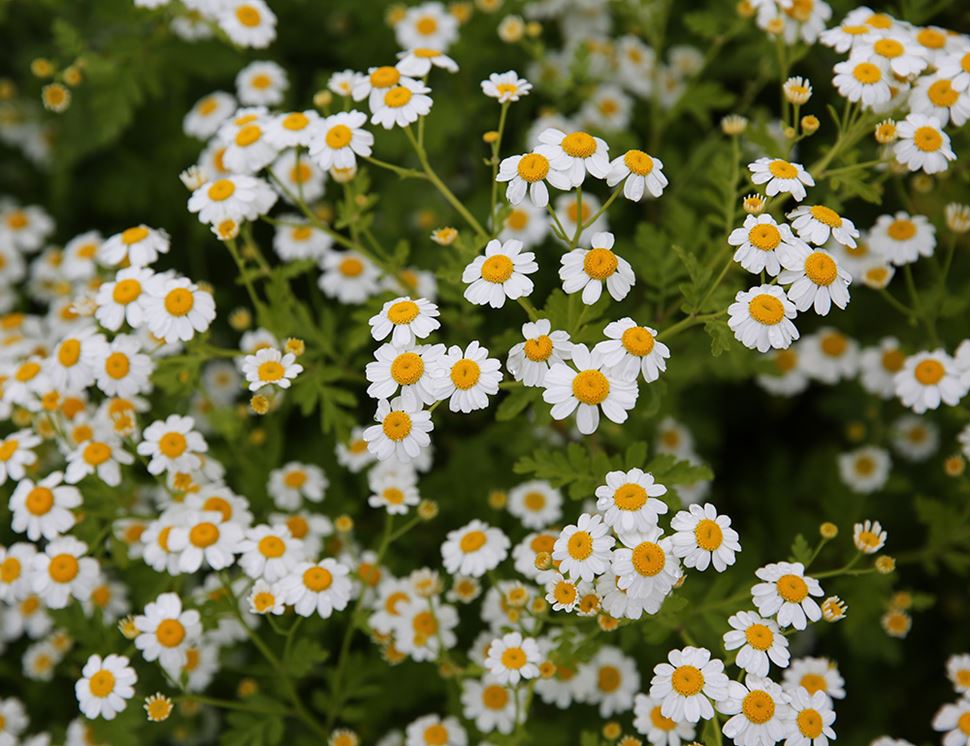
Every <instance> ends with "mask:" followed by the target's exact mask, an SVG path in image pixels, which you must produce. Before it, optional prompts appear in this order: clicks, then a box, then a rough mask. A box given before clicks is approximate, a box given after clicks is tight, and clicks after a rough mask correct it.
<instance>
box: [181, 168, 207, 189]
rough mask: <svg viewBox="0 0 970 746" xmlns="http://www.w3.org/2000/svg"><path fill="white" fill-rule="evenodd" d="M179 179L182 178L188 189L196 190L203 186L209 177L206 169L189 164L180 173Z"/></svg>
mask: <svg viewBox="0 0 970 746" xmlns="http://www.w3.org/2000/svg"><path fill="white" fill-rule="evenodd" d="M179 179H181V181H182V184H184V185H185V188H186V189H188V190H189V191H190V192H194V191H195V190H196V189H199V188H201V187H202V185H203V184H205V183H206V182H207V181H208V180H209V177H208V176H207V175H206V172H205V169H204V168H202V167H201V166H189V167H188V168H187V169H185V170H184V171H182V173H180V174H179Z"/></svg>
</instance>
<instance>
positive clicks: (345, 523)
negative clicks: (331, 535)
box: [333, 513, 354, 534]
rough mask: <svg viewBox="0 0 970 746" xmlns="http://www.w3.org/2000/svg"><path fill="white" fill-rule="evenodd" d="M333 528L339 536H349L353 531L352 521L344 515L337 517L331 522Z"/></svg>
mask: <svg viewBox="0 0 970 746" xmlns="http://www.w3.org/2000/svg"><path fill="white" fill-rule="evenodd" d="M333 527H334V528H335V529H337V531H338V532H339V533H341V534H349V533H350V532H351V531H353V530H354V519H353V518H351V517H350V516H349V515H347V514H346V513H344V514H343V515H338V516H337V518H336V520H334V522H333Z"/></svg>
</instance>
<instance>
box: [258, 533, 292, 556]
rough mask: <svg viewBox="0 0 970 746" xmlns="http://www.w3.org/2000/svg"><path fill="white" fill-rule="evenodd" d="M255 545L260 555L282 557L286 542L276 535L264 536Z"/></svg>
mask: <svg viewBox="0 0 970 746" xmlns="http://www.w3.org/2000/svg"><path fill="white" fill-rule="evenodd" d="M256 546H257V548H258V549H259V553H260V554H261V555H263V556H264V557H269V558H270V559H275V558H277V557H282V556H283V554H284V553H285V552H286V543H285V542H284V541H283V540H282V539H281V538H280V537H278V536H273V535H270V536H264V537H263V538H262V539H260V540H259V544H257V545H256Z"/></svg>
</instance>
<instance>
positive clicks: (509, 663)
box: [502, 647, 526, 670]
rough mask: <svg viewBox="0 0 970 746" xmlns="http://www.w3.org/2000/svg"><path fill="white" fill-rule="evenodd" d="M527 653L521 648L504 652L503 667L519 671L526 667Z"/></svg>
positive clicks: (508, 649)
mask: <svg viewBox="0 0 970 746" xmlns="http://www.w3.org/2000/svg"><path fill="white" fill-rule="evenodd" d="M525 662H526V657H525V651H524V650H523V649H522V648H519V647H512V648H506V649H505V650H503V651H502V665H503V666H505V667H506V668H511V669H514V670H518V669H520V668H522V666H524V665H525Z"/></svg>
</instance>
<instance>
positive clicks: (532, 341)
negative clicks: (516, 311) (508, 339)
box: [506, 319, 573, 386]
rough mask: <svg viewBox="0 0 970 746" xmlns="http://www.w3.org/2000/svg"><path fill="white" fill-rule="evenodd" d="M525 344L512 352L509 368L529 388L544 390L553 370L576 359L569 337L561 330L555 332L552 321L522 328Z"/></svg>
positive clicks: (531, 324)
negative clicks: (554, 367) (565, 362)
mask: <svg viewBox="0 0 970 746" xmlns="http://www.w3.org/2000/svg"><path fill="white" fill-rule="evenodd" d="M522 336H523V337H525V341H524V342H518V343H516V344H515V345H513V346H512V349H510V350H509V359H508V361H507V362H506V366H507V367H508V369H509V373H511V374H512V377H513V378H514V379H515V380H516V381H522V383H523V384H524V385H525V386H542V384H543V382H544V381H545V379H546V373H547V372H548V371H549V368H550V367H551V366H553V365H556V364H558V363H562V362H564V361H566V360H569V359H570V358H571V357H572V348H573V346H572V344H571V343H570V341H569V334H568V333H567V332H564V331H562V330H559V329H557V330H556V331H552V324H551V323H550V322H549V320H548V319H539V320H538V321H527V322H526V323H524V324H523V325H522Z"/></svg>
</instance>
